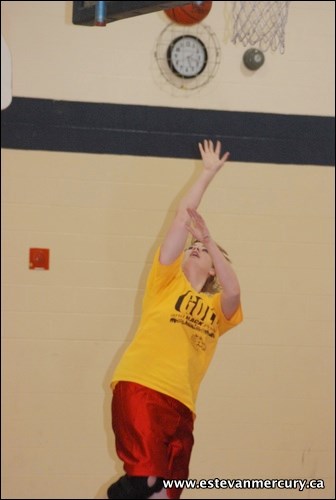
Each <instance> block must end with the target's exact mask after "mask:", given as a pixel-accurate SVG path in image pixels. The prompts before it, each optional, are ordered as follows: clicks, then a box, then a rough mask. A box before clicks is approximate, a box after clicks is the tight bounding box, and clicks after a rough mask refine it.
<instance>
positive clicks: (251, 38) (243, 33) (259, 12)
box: [232, 2, 290, 54]
mask: <svg viewBox="0 0 336 500" xmlns="http://www.w3.org/2000/svg"><path fill="white" fill-rule="evenodd" d="M289 3H290V2H233V37H232V42H233V43H234V44H236V43H237V42H242V44H243V45H244V47H246V46H247V45H252V46H255V45H258V47H259V49H260V50H262V51H264V52H265V51H266V50H267V49H269V48H271V50H273V51H275V50H277V48H279V51H280V53H281V54H283V53H284V52H285V26H286V22H287V17H288V7H289Z"/></svg>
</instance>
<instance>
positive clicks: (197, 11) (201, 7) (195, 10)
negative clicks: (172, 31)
mask: <svg viewBox="0 0 336 500" xmlns="http://www.w3.org/2000/svg"><path fill="white" fill-rule="evenodd" d="M211 5H212V2H193V3H191V4H187V5H184V6H183V7H175V8H174V9H167V10H165V13H166V14H167V16H168V17H169V19H171V20H172V21H174V23H177V24H187V25H189V26H190V25H191V24H197V23H200V22H201V21H203V19H204V18H205V17H206V16H207V15H208V14H209V12H210V9H211Z"/></svg>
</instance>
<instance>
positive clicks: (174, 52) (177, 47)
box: [167, 35, 208, 78]
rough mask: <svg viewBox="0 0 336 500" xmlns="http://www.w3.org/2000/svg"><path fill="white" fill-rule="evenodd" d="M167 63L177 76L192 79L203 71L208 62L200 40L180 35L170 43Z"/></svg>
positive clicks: (204, 48) (192, 36)
mask: <svg viewBox="0 0 336 500" xmlns="http://www.w3.org/2000/svg"><path fill="white" fill-rule="evenodd" d="M167 61H168V66H169V67H170V69H171V70H172V71H173V72H174V73H175V74H176V75H177V76H180V77H181V78H194V77H196V76H198V75H200V74H201V73H202V71H204V69H205V67H206V65H207V62H208V51H207V49H206V46H205V45H204V43H203V42H202V40H201V39H200V38H197V37H196V36H194V35H181V36H178V37H177V38H175V39H174V40H172V42H171V43H170V45H169V47H168V50H167Z"/></svg>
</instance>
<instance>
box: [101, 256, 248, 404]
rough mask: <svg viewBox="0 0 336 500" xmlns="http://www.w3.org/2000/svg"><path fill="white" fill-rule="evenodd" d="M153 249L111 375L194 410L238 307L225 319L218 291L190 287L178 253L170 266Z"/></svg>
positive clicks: (235, 321) (239, 313) (238, 316)
mask: <svg viewBox="0 0 336 500" xmlns="http://www.w3.org/2000/svg"><path fill="white" fill-rule="evenodd" d="M159 255H160V249H158V250H157V252H156V255H155V258H154V262H153V265H152V268H151V271H150V273H149V276H148V280H147V286H146V291H145V296H144V301H143V311H142V319H141V322H140V325H139V327H138V330H137V332H136V335H135V337H134V339H133V341H132V342H131V344H130V345H129V347H128V348H127V349H126V351H125V353H124V355H123V357H122V359H121V361H120V362H119V364H118V366H117V368H116V370H115V372H114V374H113V378H112V382H111V384H112V386H114V385H115V384H116V383H117V382H118V381H121V380H123V381H130V382H137V383H138V384H142V385H144V386H146V387H149V388H151V389H155V390H156V391H159V392H162V393H164V394H167V395H168V396H171V397H173V398H175V399H177V400H179V401H181V402H182V403H183V404H184V405H186V406H187V407H188V408H190V409H191V410H192V411H193V412H194V413H195V403H196V397H197V393H198V390H199V386H200V383H201V380H202V379H203V377H204V375H205V372H206V370H207V368H208V365H209V363H210V361H211V359H212V356H213V354H214V352H215V348H216V345H217V341H218V338H219V337H220V335H222V334H223V333H225V332H227V331H228V330H229V329H230V328H233V327H234V326H236V325H238V324H239V323H240V322H241V321H242V311H241V308H240V307H239V308H238V310H237V311H236V312H235V314H234V315H233V316H232V318H230V320H228V319H226V318H225V316H224V314H223V312H222V310H221V304H220V294H219V293H216V294H214V295H208V294H205V293H200V292H197V291H196V290H194V289H193V288H192V286H191V284H190V283H189V281H188V280H187V279H186V277H185V275H184V273H183V272H182V269H181V261H182V258H183V255H181V256H180V257H179V258H178V259H177V260H176V261H175V262H173V263H172V264H170V265H163V264H161V263H160V261H159Z"/></svg>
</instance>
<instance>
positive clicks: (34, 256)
mask: <svg viewBox="0 0 336 500" xmlns="http://www.w3.org/2000/svg"><path fill="white" fill-rule="evenodd" d="M29 269H44V270H48V269H49V248H30V249H29Z"/></svg>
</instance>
